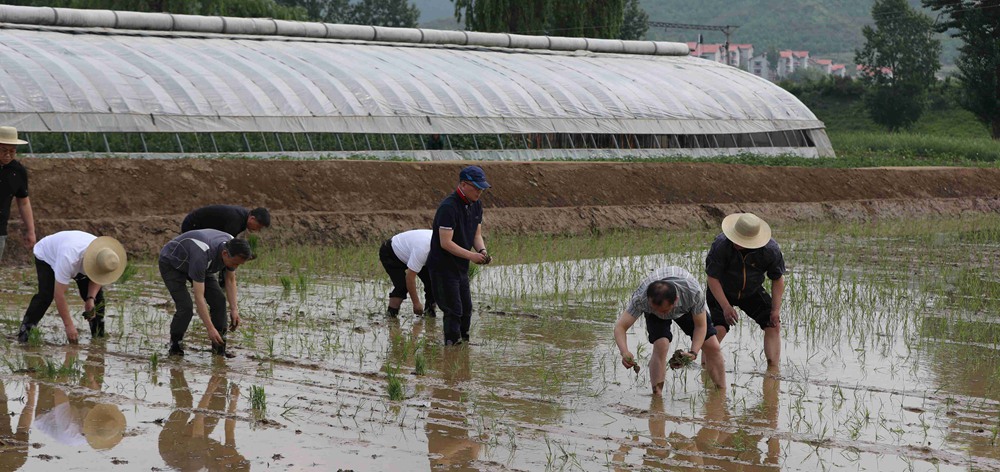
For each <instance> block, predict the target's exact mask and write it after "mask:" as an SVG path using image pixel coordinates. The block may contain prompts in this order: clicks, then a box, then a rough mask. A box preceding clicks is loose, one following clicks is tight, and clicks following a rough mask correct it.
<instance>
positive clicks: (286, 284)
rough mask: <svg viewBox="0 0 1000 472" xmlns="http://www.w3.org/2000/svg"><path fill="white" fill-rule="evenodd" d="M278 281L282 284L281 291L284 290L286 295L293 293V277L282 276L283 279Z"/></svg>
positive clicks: (279, 278) (280, 278)
mask: <svg viewBox="0 0 1000 472" xmlns="http://www.w3.org/2000/svg"><path fill="white" fill-rule="evenodd" d="M278 281H279V282H281V289H282V291H284V292H286V293H287V292H291V291H292V278H291V277H289V276H287V275H282V276H281V277H278Z"/></svg>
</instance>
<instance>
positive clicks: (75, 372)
mask: <svg viewBox="0 0 1000 472" xmlns="http://www.w3.org/2000/svg"><path fill="white" fill-rule="evenodd" d="M82 373H83V371H81V370H80V366H79V365H78V362H77V361H76V360H75V359H74V360H70V361H68V362H67V363H65V364H59V363H57V362H53V361H50V360H48V359H45V365H43V366H42V368H41V369H40V370H39V374H40V375H42V376H43V377H45V378H49V379H58V378H67V377H69V378H75V377H79V376H80V375H81V374H82Z"/></svg>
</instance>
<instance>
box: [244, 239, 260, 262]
mask: <svg viewBox="0 0 1000 472" xmlns="http://www.w3.org/2000/svg"><path fill="white" fill-rule="evenodd" d="M247 243H249V244H250V252H251V253H252V254H253V255H254V257H255V258H256V256H257V248H259V247H260V237H258V236H257V235H256V234H250V235H247Z"/></svg>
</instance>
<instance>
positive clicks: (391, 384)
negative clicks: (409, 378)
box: [386, 367, 406, 401]
mask: <svg viewBox="0 0 1000 472" xmlns="http://www.w3.org/2000/svg"><path fill="white" fill-rule="evenodd" d="M386 381H387V385H386V391H387V392H388V394H389V400H392V401H402V400H405V399H406V387H405V386H404V385H403V379H402V378H401V377H400V376H399V369H398V368H392V367H390V368H387V369H386Z"/></svg>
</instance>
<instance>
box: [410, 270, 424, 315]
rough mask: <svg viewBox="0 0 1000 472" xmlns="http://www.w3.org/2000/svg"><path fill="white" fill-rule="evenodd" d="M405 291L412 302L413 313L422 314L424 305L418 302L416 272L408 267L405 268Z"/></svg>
mask: <svg viewBox="0 0 1000 472" xmlns="http://www.w3.org/2000/svg"><path fill="white" fill-rule="evenodd" d="M406 292H407V293H409V294H410V300H411V301H412V302H413V314H414V315H422V314H424V305H423V304H422V303H420V296H418V295H417V273H416V272H414V271H412V270H410V269H406Z"/></svg>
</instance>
